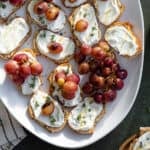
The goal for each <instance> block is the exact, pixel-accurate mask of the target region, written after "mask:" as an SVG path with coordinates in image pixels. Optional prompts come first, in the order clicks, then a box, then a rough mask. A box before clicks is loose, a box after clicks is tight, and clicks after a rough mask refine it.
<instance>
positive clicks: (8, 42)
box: [0, 18, 30, 54]
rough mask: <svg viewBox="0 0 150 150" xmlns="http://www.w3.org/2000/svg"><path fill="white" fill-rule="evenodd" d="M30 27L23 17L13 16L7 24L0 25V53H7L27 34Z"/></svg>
mask: <svg viewBox="0 0 150 150" xmlns="http://www.w3.org/2000/svg"><path fill="white" fill-rule="evenodd" d="M29 30H30V28H29V26H28V24H27V22H26V21H25V20H24V19H23V18H15V19H14V20H12V22H11V23H10V24H9V25H0V54H9V53H10V52H12V51H13V50H14V49H15V48H16V47H17V46H18V45H19V44H20V42H21V41H22V40H23V39H24V38H25V36H26V35H27V34H28V32H29Z"/></svg>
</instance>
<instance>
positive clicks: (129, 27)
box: [106, 21, 143, 58]
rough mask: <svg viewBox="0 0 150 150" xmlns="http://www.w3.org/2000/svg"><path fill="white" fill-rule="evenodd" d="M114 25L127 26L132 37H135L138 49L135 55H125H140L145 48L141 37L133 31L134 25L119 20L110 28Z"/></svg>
mask: <svg viewBox="0 0 150 150" xmlns="http://www.w3.org/2000/svg"><path fill="white" fill-rule="evenodd" d="M114 26H121V27H122V26H123V27H125V28H126V29H127V30H128V31H129V33H130V34H131V35H132V37H133V38H134V39H135V41H136V44H137V51H136V53H135V54H134V55H133V56H129V55H123V56H125V57H127V58H135V57H136V56H138V55H139V54H141V53H142V51H143V49H142V43H141V41H140V39H139V38H138V37H137V36H136V35H135V33H134V32H133V26H132V24H130V23H129V22H119V21H118V22H115V23H113V24H112V25H111V26H110V28H111V27H114ZM106 41H107V40H106Z"/></svg>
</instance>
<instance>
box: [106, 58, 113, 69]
mask: <svg viewBox="0 0 150 150" xmlns="http://www.w3.org/2000/svg"><path fill="white" fill-rule="evenodd" d="M113 64H114V59H113V58H111V57H106V58H105V59H104V65H105V66H106V67H111V66H112V65H113Z"/></svg>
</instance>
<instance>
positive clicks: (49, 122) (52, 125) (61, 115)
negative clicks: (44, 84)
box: [28, 91, 68, 133]
mask: <svg viewBox="0 0 150 150" xmlns="http://www.w3.org/2000/svg"><path fill="white" fill-rule="evenodd" d="M48 102H52V103H53V104H54V110H53V112H52V113H51V114H50V115H47V116H44V115H42V107H43V106H44V104H46V103H48ZM28 114H29V116H30V118H31V119H33V120H35V121H36V122H37V123H38V124H39V125H40V126H42V127H43V128H45V129H46V130H48V131H49V132H51V133H54V132H59V131H61V130H62V129H63V128H64V127H65V125H66V122H67V118H68V112H67V111H66V110H64V109H63V108H62V107H61V106H60V104H59V103H58V102H57V101H55V100H53V99H52V98H51V97H50V96H49V95H48V94H47V93H45V92H42V91H38V92H37V93H35V94H34V95H33V97H32V98H31V100H30V104H29V107H28Z"/></svg>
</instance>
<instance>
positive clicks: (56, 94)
mask: <svg viewBox="0 0 150 150" xmlns="http://www.w3.org/2000/svg"><path fill="white" fill-rule="evenodd" d="M59 71H64V72H65V73H66V75H69V74H72V73H73V71H72V66H71V65H70V64H68V63H66V64H61V65H59V66H58V67H56V69H55V70H54V71H53V72H51V73H50V75H49V78H48V80H49V83H50V93H51V95H52V97H53V98H54V99H56V100H58V101H59V102H60V103H61V104H62V105H63V106H64V107H67V108H72V107H75V106H76V105H78V104H79V103H80V102H81V101H82V98H81V90H80V87H79V85H78V90H77V92H76V95H75V97H74V98H73V99H71V100H67V99H65V98H64V97H63V96H62V90H61V89H60V87H59V86H58V84H57V83H56V81H55V75H56V72H59Z"/></svg>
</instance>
